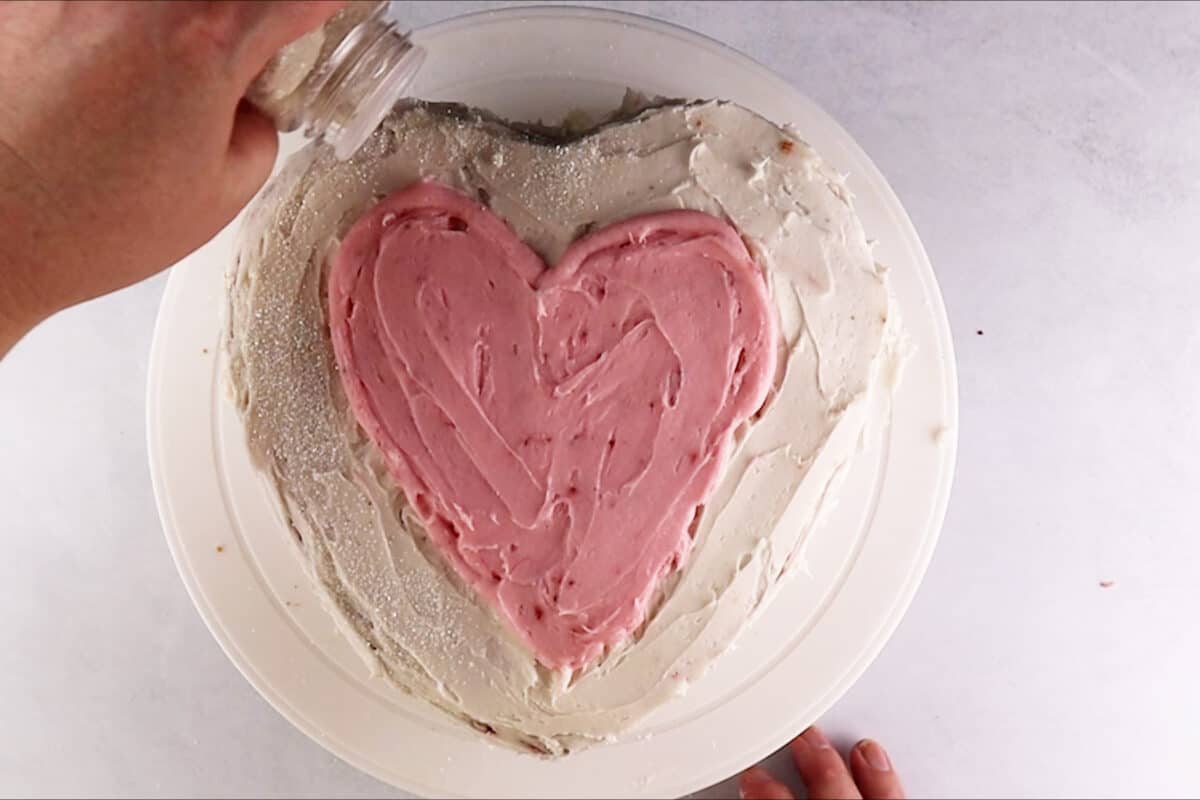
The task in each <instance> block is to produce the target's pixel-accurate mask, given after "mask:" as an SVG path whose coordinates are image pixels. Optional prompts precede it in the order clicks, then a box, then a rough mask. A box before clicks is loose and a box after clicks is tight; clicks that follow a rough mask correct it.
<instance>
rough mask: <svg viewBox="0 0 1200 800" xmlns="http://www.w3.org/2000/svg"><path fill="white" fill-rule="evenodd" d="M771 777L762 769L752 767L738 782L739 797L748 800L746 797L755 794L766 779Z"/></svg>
mask: <svg viewBox="0 0 1200 800" xmlns="http://www.w3.org/2000/svg"><path fill="white" fill-rule="evenodd" d="M767 777H769V776H768V775H767V773H766V772H765V771H764V770H763V768H762V767H751V768H750V769H748V770H746V771H745V772H743V773H742V777H741V780H739V781H738V797H740V798H742V800H746V796H747V795H748V794H750V793H753V792H755V791H756V790H757V789H758V788H759V786H761V785H762V782H763V780H764V779H765V778H767Z"/></svg>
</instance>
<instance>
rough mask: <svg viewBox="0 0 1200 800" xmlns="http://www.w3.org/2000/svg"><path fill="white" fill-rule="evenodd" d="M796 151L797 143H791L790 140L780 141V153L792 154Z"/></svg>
mask: <svg viewBox="0 0 1200 800" xmlns="http://www.w3.org/2000/svg"><path fill="white" fill-rule="evenodd" d="M795 149H796V143H795V142H793V141H791V140H790V139H780V140H779V150H780V152H782V153H790V152H792V151H793V150H795Z"/></svg>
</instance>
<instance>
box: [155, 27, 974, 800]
mask: <svg viewBox="0 0 1200 800" xmlns="http://www.w3.org/2000/svg"><path fill="white" fill-rule="evenodd" d="M533 16H536V17H551V18H553V17H571V18H586V19H598V20H607V21H613V22H618V23H623V24H628V25H632V26H636V27H642V28H649V29H651V30H652V31H654V32H656V33H667V34H669V35H672V36H674V37H676V38H680V39H683V40H685V41H689V42H691V43H694V44H700V45H704V46H707V47H709V48H710V49H714V50H716V51H717V52H719V53H722V54H724V55H727V56H731V57H734V58H736V59H738V60H740V61H742V62H744V63H745V65H746V66H747V67H750V68H753V69H755V70H757V71H758V72H759V73H761V74H764V75H765V76H769V77H770V79H772V80H773V81H776V82H780V83H782V84H783V85H784V86H786V87H787V89H788V90H790V91H791V92H793V93H796V94H798V95H801V96H804V95H803V93H802V92H800V91H799V90H798V89H797V88H795V87H793V86H792V85H791V84H790V83H788V82H787V81H786V80H785V79H783V78H782V77H781V76H779V75H777V74H776V73H774V72H773V71H772V70H770V69H769V68H767V67H766V66H764V65H762V64H761V63H759V62H758V61H756V60H755V59H753V58H752V57H750V56H748V55H746V54H745V53H742V52H740V51H738V50H737V49H735V48H733V47H730V46H728V45H725V44H724V43H722V42H720V41H718V40H716V39H713V38H712V37H709V36H706V35H704V34H701V33H699V32H696V31H692V30H690V29H688V28H685V27H683V26H680V25H677V24H674V23H671V22H667V21H664V20H659V19H655V18H652V17H647V16H644V15H640V14H634V13H629V12H625V11H616V10H610V9H597V8H587V7H576V6H563V5H546V6H515V7H508V8H502V9H487V10H482V11H476V12H472V13H468V14H463V15H458V16H455V17H451V18H447V19H445V20H442V21H440V22H437V23H434V24H432V25H429V26H426V27H423V28H420V29H417V31H416V33H417V35H418V36H420V35H421V34H434V33H444V32H446V31H450V30H453V29H455V28H458V27H461V26H464V25H471V24H473V23H477V22H479V21H480V20H481V19H506V18H507V19H522V18H528V17H533ZM804 98H805V100H807V101H808V103H809V105H810V106H811V107H812V109H813V110H815V111H816V112H817V113H819V114H820V115H822V116H823V117H824V118H825V120H826V121H827V122H828V124H829V125H831V126H832V127H833V128H834V129H835V130H836V131H837V132H838V133H840V134H841V137H842V143H843V145H844V146H845V147H846V148H847V150H848V151H850V152H851V154H852V155H853V156H854V157H855V158H856V159H858V160H860V161H861V162H863V163H864V164H866V165H868V167H869V170H868V171H867V173H865V174H859V175H856V176H855V180H856V182H865V183H869V184H870V186H871V189H872V191H873V192H875V193H876V194H878V195H879V196H880V197H881V198H882V200H883V205H884V206H886V207H887V211H888V213H889V214H891V216H892V217H893V218H894V222H895V223H896V224H897V226H898V227H899V228H901V229H904V230H905V231H906V233H908V234H909V235H908V237H907V241H906V242H905V245H906V246H907V247H908V248H909V250H910V251H911V252H910V255H911V256H912V258H913V260H914V262H915V263H916V264H917V265H918V266H919V267H920V269H919V270H918V271H919V272H920V280H921V283H922V285H923V289H924V292H925V295H926V298H927V299H928V300H929V302H930V307H929V309H928V312H929V313H928V316H929V318H930V319H931V320H932V321H933V328H934V333H935V336H936V339H937V342H938V345H939V346H940V347H941V348H943V351H942V355H943V358H942V359H941V368H942V370H943V371H944V377H945V383H944V385H943V386H942V387H940V389H941V393H942V399H943V400H944V402H945V416H946V420H945V426H946V429H945V440H944V441H943V442H942V445H941V446H942V449H943V451H944V455H943V457H942V461H941V464H942V469H941V472H940V475H939V478H940V479H939V481H938V483H937V492H936V494H935V495H934V496H933V497H932V498H931V502H930V504H929V506H928V508H929V514H928V517H927V520H928V523H927V528H926V533H925V536H924V538H923V539H922V540H921V547H920V548H919V550H917V551H916V552H915V553H914V555H913V557H912V559H911V562H910V569H909V572H908V574H907V575H906V577H905V578H904V580H903V583H902V587H903V588H902V589H901V590H900V591H898V592H897V593H896V594H895V595H894V596H893V598H892V599H893V602H892V604H891V607H890V609H889V610H888V612H887V613H886V614H885V615H883V617H882V618H881V619H880V620H878V622H879V626H878V628H877V629H876V631H875V632H874V633H873V634H872V636H871V638H870V643H869V644H868V645H867V646H866V647H864V648H863V649H862V650H861V651H860V653H859V656H858V658H857V659H855V660H854V662H853V663H851V664H848V665H847V666H846V668H845V670H844V671H843V673H842V675H841V678H840V679H839V680H838V681H836V682H834V684H833V685H831V686H830V687H829V688H828V690H827V691H826V692H825V694H824V695H823V696H822V697H821V698H819V699H818V700H817V701H816V702H814V703H812V704H811V705H810V707H811V708H816V709H817V712H816V716H820V715H821V714H824V713H825V712H826V711H827V710H828V709H829V707H830V706H832V705H833V704H834V703H835V702H836V701H837V700H838V699H840V698H841V697H842V696H843V695H844V694H845V692H846V691H847V690H848V689H849V687H850V686H851V685H853V684H854V683H855V682H856V681H857V680H858V678H859V677H861V675H862V674H863V672H865V670H866V669H867V668H868V667H869V666H870V664H871V663H872V662H873V661H874V660H875V658H876V657H877V656H878V655H879V653H880V652H881V651H882V649H883V647H884V646H885V645H886V643H887V642H888V641H889V640H890V638H891V636H892V634H893V633H894V631H895V630H896V628H897V627H898V625H899V623H900V621H901V620H902V619H903V617H904V614H905V613H906V611H907V610H908V608H909V607H910V605H911V603H912V601H913V599H914V598H915V596H916V592H917V590H918V589H919V587H920V585H921V582H922V579H923V577H924V575H925V573H926V572H927V570H928V567H929V565H930V563H931V561H932V556H933V553H934V551H935V549H936V545H937V542H938V540H939V538H940V535H941V532H942V527H943V524H944V520H945V516H946V512H947V509H948V506H949V499H950V495H951V490H952V486H953V481H954V474H955V467H956V462H957V440H958V428H959V424H958V414H959V407H958V377H957V363H956V359H955V355H954V342H953V336H952V334H951V330H950V325H949V319H948V316H947V313H946V309H945V303H944V299H943V297H942V294H941V290H940V287H939V286H938V283H937V280H936V276H935V275H934V273H933V268H932V265H931V263H930V261H929V258H928V255H927V253H926V251H925V248H924V245H923V243H922V242H921V239H920V237H919V235H918V234H917V231H916V228H915V226H914V225H913V224H912V221H911V219H910V218H909V216H908V214H907V211H906V210H905V209H904V207H903V205H902V204H901V203H900V201H899V198H898V197H897V196H896V194H895V192H894V190H893V189H892V188H891V186H890V184H888V182H887V180H886V179H885V178H884V177H883V175H882V173H881V172H880V171H879V169H878V168H877V167H876V166H875V164H874V162H873V161H871V159H870V158H869V156H867V154H866V153H865V152H864V151H863V150H862V148H861V147H860V146H859V145H858V143H857V142H856V141H855V140H854V139H853V137H851V136H850V135H849V134H848V133H847V132H846V131H845V130H844V129H843V128H842V127H841V125H839V124H838V123H837V122H836V120H834V119H833V118H832V117H830V116H829V115H828V114H827V113H826V112H824V111H823V110H822V109H820V107H819V106H817V105H816V103H814V102H813V101H811V99H809V98H807V96H804ZM239 219H240V215H239ZM236 225H237V221H236V220H235V222H234V223H232V224H231V225H230V227H229V228H227V229H226V231H225V232H223V234H221V235H225V234H227V233H228V231H229V230H230V229H232V228H234V227H236ZM219 237H220V235H219V236H218V237H216V238H219ZM215 240H216V239H215V238H214V241H215ZM181 286H182V277H181V274H180V272H179V271H173V272H172V274H171V275H170V276H169V278H168V281H167V286H166V288H165V290H164V292H163V296H162V301H161V304H160V306H159V310H158V314H157V315H156V319H155V325H154V332H153V338H152V342H151V347H150V354H149V360H148V366H149V369H148V373H147V387H146V390H147V394H146V409H147V429H146V435H147V448H148V455H149V462H150V473H151V482H152V485H153V489H154V496H155V504H156V508H157V510H158V513H159V517H160V520H161V521H162V523H163V528H164V535H165V538H166V539H167V545H168V549H169V551H170V553H171V557H172V559H173V560H174V562H175V565H176V569H177V571H178V572H179V574H180V577H181V579H182V581H183V583H184V586H185V588H186V590H187V592H188V595H189V597H190V598H191V600H192V603H193V605H194V606H195V607H196V609H197V612H198V613H199V614H200V616H201V618H202V619H203V620H204V623H205V625H206V627H208V629H209V631H210V633H211V634H212V635H213V637H214V638H215V639H216V641H217V643H218V645H219V646H220V647H221V649H222V650H223V651H224V652H225V654H226V656H227V657H228V658H229V659H230V661H231V662H232V663H233V664H234V666H235V667H236V668H237V669H238V671H239V672H241V674H242V675H243V677H244V678H246V680H247V681H248V682H249V683H250V684H251V685H252V686H253V687H254V688H255V690H256V691H257V692H258V693H259V694H260V695H261V696H262V697H263V698H264V699H265V700H267V702H268V703H269V704H270V705H271V706H272V707H273V708H274V709H275V710H276V711H277V712H279V713H280V714H281V715H282V716H283V717H284V718H285V719H287V720H288V721H289V722H290V723H291V724H292V725H293V726H295V727H297V728H298V729H300V730H301V731H303V732H304V733H305V734H306V735H308V736H309V737H310V738H312V739H313V740H314V741H316V742H317V743H319V744H320V745H321V746H322V747H324V748H325V749H327V750H329V751H330V752H332V753H333V754H334V755H336V756H337V757H338V758H340V759H342V760H343V761H346V762H347V763H349V764H351V765H353V766H355V767H356V768H357V769H360V770H361V771H363V772H366V773H367V774H370V775H372V776H373V777H375V778H377V779H379V780H382V781H384V782H386V783H388V784H389V785H392V786H397V787H398V788H403V789H406V790H408V791H416V792H419V793H423V794H426V795H442V794H444V790H440V789H438V788H436V787H431V786H428V785H424V784H422V783H421V782H419V781H415V780H412V779H411V777H410V778H408V779H407V780H405V781H404V785H403V786H401V784H399V783H398V782H397V779H396V776H395V775H394V774H391V773H383V772H381V771H380V770H378V769H377V768H376V766H375V765H374V764H372V763H371V762H370V761H367V760H365V759H364V758H362V757H360V756H359V755H358V754H356V753H354V752H350V751H348V750H347V749H346V748H345V747H343V746H341V744H340V743H339V742H337V741H335V740H332V739H331V738H330V737H328V736H327V735H326V734H325V733H324V732H323V731H322V730H321V729H320V727H319V726H318V725H316V724H314V723H311V722H309V720H307V719H306V718H305V717H304V716H303V715H302V714H301V713H300V711H299V710H298V709H296V708H295V707H294V706H293V705H292V704H291V703H290V702H289V701H288V700H287V699H286V698H285V697H284V696H282V695H281V693H280V692H279V691H278V690H277V689H276V687H274V686H272V685H271V683H270V681H269V680H268V679H267V678H266V677H265V676H263V675H262V674H261V673H259V672H257V671H256V669H255V668H254V666H253V664H251V663H248V660H247V659H246V657H245V656H243V654H242V653H241V651H240V650H239V649H238V647H237V645H236V643H235V642H234V641H232V638H231V636H230V634H229V633H228V632H227V631H226V629H225V628H224V627H223V626H222V625H221V624H220V619H219V616H218V613H217V612H216V610H215V609H214V608H213V607H212V606H211V605H210V604H209V603H208V601H207V598H205V596H204V593H203V590H202V588H201V587H200V586H199V584H198V577H197V575H196V573H195V572H194V570H192V569H191V565H190V562H189V559H188V555H187V553H186V552H184V550H183V548H182V542H181V540H180V539H179V535H178V529H179V525H178V523H177V521H176V519H175V515H174V510H173V509H172V506H171V502H170V497H169V496H168V494H167V487H166V485H165V471H164V468H163V466H162V459H163V448H162V446H161V445H160V443H159V441H158V434H159V431H158V429H157V427H156V425H157V423H158V421H159V418H160V411H161V402H160V398H159V396H158V395H159V388H160V380H159V378H160V375H161V373H162V367H161V362H162V359H163V358H164V357H165V356H164V351H165V348H166V344H165V340H166V335H165V334H164V333H163V332H164V330H166V329H167V327H168V326H169V325H170V324H171V323H170V320H169V319H168V317H169V310H170V308H171V306H172V303H171V302H170V301H171V300H172V299H173V297H174V296H175V295H176V294H178V293H179V291H180V287H181ZM784 741H786V739H783V740H781V741H775V742H774V744H773V745H771V746H769V748H768V749H766V750H763V752H762V753H760V754H759V757H761V756H763V755H766V754H767V753H769V752H771V751H773V750H774V749H776V748H777V747H778V746H780V745H782V744H783V742H784ZM760 749H761V748H760ZM718 780H719V778H718ZM708 783H709V781H707V780H705V781H704V782H701V783H698V784H697V785H694V786H690V788H686V789H685V791H694V790H695V789H697V788H702V786H704V785H708Z"/></svg>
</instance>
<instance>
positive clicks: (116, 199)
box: [0, 0, 342, 355]
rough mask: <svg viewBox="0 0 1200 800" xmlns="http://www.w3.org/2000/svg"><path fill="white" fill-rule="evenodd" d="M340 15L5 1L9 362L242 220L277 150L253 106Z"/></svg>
mask: <svg viewBox="0 0 1200 800" xmlns="http://www.w3.org/2000/svg"><path fill="white" fill-rule="evenodd" d="M341 5H342V3H341V2H272V3H260V2H185V3H178V2H132V3H130V2H89V3H74V2H43V1H41V0H39V1H38V2H16V3H13V2H8V3H0V220H2V221H3V222H2V226H0V355H3V353H4V352H5V350H7V349H8V347H9V346H10V345H11V344H13V342H14V341H15V340H16V339H17V338H20V336H21V335H23V334H24V333H25V331H27V330H28V329H29V328H31V327H33V325H35V324H37V323H38V322H39V321H41V320H42V319H44V318H45V317H47V316H49V315H50V314H52V313H54V312H55V311H57V310H59V309H61V308H65V307H66V306H69V305H72V304H74V303H78V302H80V301H82V300H86V299H89V298H92V297H96V296H98V295H101V294H105V293H107V292H110V291H113V290H115V289H119V288H122V287H124V286H128V285H129V284H131V283H134V282H136V281H139V280H141V279H142V278H145V277H147V276H149V275H151V274H153V273H155V272H157V271H159V270H161V269H163V268H165V267H167V266H169V265H170V264H172V263H174V262H175V261H178V260H179V259H180V258H182V257H183V256H184V255H186V254H187V253H189V252H191V251H192V250H194V249H195V248H197V247H199V246H200V245H201V244H203V243H204V242H206V241H207V240H208V239H210V238H212V236H213V235H214V234H216V233H217V232H218V231H219V230H220V229H221V228H222V227H223V226H224V225H225V224H227V223H228V222H229V221H230V220H231V219H232V218H233V217H234V216H235V215H236V214H237V212H238V210H239V209H241V208H242V206H243V205H245V204H246V203H247V202H248V201H249V200H250V198H251V197H252V196H253V195H254V193H255V192H256V191H257V190H258V189H259V187H260V186H261V185H262V184H263V182H264V181H265V180H266V178H267V177H268V175H269V174H270V171H271V166H272V164H273V163H274V160H275V154H276V150H277V146H278V137H277V135H276V132H275V127H274V125H273V124H272V123H271V122H270V121H269V120H268V119H267V118H266V117H264V116H263V115H262V114H260V113H258V112H257V111H255V110H254V109H252V108H250V107H249V106H248V105H246V104H245V103H243V102H241V98H242V95H243V94H244V93H245V91H246V89H247V87H248V86H249V84H250V82H251V81H252V80H253V79H254V77H255V76H256V75H257V74H258V72H259V71H261V69H262V68H263V67H264V66H265V65H266V62H267V61H268V60H269V59H270V57H271V56H272V55H273V54H274V53H275V52H277V51H278V50H279V48H280V47H282V46H283V45H285V44H287V43H288V42H290V41H291V40H293V39H295V38H297V37H298V36H300V35H301V34H303V33H305V32H306V31H308V30H310V29H312V28H315V27H316V26H318V25H320V24H321V23H322V22H323V21H324V20H325V19H326V18H328V17H329V16H331V15H332V14H333V13H334V12H335V11H336V10H337V9H338V8H339V7H340V6H341Z"/></svg>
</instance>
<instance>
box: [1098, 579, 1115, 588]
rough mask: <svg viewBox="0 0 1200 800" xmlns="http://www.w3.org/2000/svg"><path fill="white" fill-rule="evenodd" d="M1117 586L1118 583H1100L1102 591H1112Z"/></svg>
mask: <svg viewBox="0 0 1200 800" xmlns="http://www.w3.org/2000/svg"><path fill="white" fill-rule="evenodd" d="M1115 584H1116V581H1100V588H1101V589H1111V588H1112V587H1113V586H1114V585H1115Z"/></svg>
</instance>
